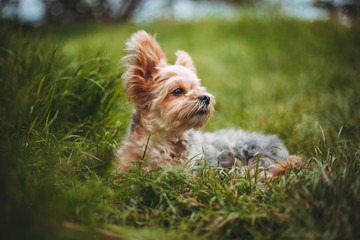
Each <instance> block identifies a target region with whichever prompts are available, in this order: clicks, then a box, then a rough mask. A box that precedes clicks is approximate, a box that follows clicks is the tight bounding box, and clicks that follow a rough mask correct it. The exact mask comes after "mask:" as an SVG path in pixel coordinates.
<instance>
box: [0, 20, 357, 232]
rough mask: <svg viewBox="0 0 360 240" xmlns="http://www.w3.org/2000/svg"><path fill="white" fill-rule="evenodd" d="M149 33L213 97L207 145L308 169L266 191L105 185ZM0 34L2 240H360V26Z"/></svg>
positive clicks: (169, 26) (176, 178) (138, 181)
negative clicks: (251, 138)
mask: <svg viewBox="0 0 360 240" xmlns="http://www.w3.org/2000/svg"><path fill="white" fill-rule="evenodd" d="M138 29H145V30H147V31H149V32H151V33H157V34H158V41H159V42H160V44H161V46H162V47H163V49H164V50H165V51H166V53H167V57H168V59H169V61H170V62H171V61H174V60H175V56H174V54H173V52H175V51H176V50H177V49H183V50H186V51H188V52H189V53H190V54H191V55H192V56H193V58H194V61H195V64H196V66H197V68H198V72H199V76H200V78H201V79H202V82H203V85H204V86H206V87H207V89H208V91H209V92H211V93H213V94H214V95H215V96H216V98H217V105H216V112H215V114H214V117H213V118H212V119H211V120H210V121H209V123H208V124H207V125H206V127H205V128H206V129H207V130H215V129H219V128H224V127H239V128H243V129H246V130H252V131H259V132H264V133H277V134H278V135H279V136H280V137H281V138H282V139H283V140H284V142H285V143H286V145H287V146H288V148H289V150H290V151H291V152H292V153H296V154H302V155H303V156H304V158H305V159H306V164H305V166H304V168H303V169H301V170H291V171H289V172H288V173H287V174H286V177H285V176H284V177H279V178H277V179H274V180H271V181H266V182H265V183H255V182H256V181H254V179H251V178H250V177H248V176H245V177H234V176H235V175H236V173H233V172H219V170H218V169H207V168H205V169H200V170H199V171H200V172H201V176H200V177H193V174H192V170H190V169H186V168H185V169H177V170H164V171H161V172H153V173H143V172H136V171H135V172H132V173H126V174H122V175H119V176H112V175H110V171H111V165H112V161H113V159H114V151H115V150H116V149H117V147H118V146H119V145H120V144H121V141H122V139H123V137H124V136H125V134H126V127H127V124H128V123H129V116H130V113H131V108H132V106H131V105H129V104H127V97H126V95H125V93H124V92H123V90H122V87H121V79H120V76H121V73H122V71H123V68H122V67H121V64H120V63H119V59H120V58H121V57H122V56H123V55H124V50H123V49H124V42H125V41H126V39H127V38H128V37H129V35H130V34H131V33H133V32H135V31H136V30H138ZM0 31H1V36H3V37H1V38H0V80H1V88H0V122H1V125H0V126H1V128H0V140H1V142H0V154H1V165H0V186H1V188H0V190H1V191H0V192H1V193H0V194H1V198H0V201H1V210H0V215H1V218H0V226H1V227H0V229H1V236H2V237H1V238H2V239H20V238H26V239H49V238H56V239H83V238H95V239H108V238H110V235H109V232H111V233H114V234H116V236H117V237H118V238H120V239H199V238H200V239H289V238H295V239H338V238H341V239H356V238H358V237H359V235H360V233H359V231H358V229H359V227H360V224H359V223H360V208H359V206H360V152H359V150H360V146H359V140H360V129H359V122H360V108H359V105H360V95H359V94H358V91H359V89H360V47H359V42H360V28H359V25H357V24H354V26H352V27H344V26H341V25H339V24H337V23H334V22H301V21H295V20H290V19H277V18H266V19H262V20H260V19H253V18H244V19H242V20H239V21H234V22H231V21H222V20H211V19H209V20H203V21H200V22H192V23H176V22H171V23H165V22H158V23H153V24H149V25H145V26H134V25H126V24H125V25H116V26H103V25H98V24H87V25H79V26H76V25H75V26H71V27H63V28H59V29H33V28H25V27H19V26H16V25H13V24H11V23H8V22H4V21H2V22H1V24H0ZM99 229H100V230H99ZM104 230H107V231H108V232H106V233H104V232H103V231H104Z"/></svg>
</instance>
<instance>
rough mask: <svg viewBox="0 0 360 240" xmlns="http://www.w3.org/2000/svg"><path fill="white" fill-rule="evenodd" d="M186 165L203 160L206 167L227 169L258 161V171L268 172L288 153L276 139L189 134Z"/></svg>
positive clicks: (222, 132) (229, 131) (228, 133)
mask: <svg viewBox="0 0 360 240" xmlns="http://www.w3.org/2000/svg"><path fill="white" fill-rule="evenodd" d="M188 148H189V152H190V155H189V158H190V159H192V160H191V162H190V164H191V165H195V164H197V161H198V160H199V159H200V158H201V157H205V159H206V163H207V164H209V165H210V166H221V167H231V166H232V165H233V164H234V162H235V160H237V161H238V162H239V163H240V164H241V165H242V162H244V163H245V165H246V166H249V167H251V166H252V165H254V159H255V163H256V159H258V158H260V164H259V165H261V168H263V169H266V170H270V169H272V168H273V167H274V166H275V165H276V164H278V163H279V162H285V161H287V158H288V157H289V152H288V150H287V149H286V147H285V146H284V144H283V142H282V141H281V140H280V139H279V138H278V136H276V135H263V134H259V133H256V132H246V131H243V130H236V129H222V130H218V131H215V132H204V131H189V133H188Z"/></svg>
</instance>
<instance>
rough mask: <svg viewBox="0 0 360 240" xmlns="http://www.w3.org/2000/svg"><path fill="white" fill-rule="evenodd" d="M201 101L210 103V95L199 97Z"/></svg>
mask: <svg viewBox="0 0 360 240" xmlns="http://www.w3.org/2000/svg"><path fill="white" fill-rule="evenodd" d="M199 100H200V101H202V102H205V103H206V104H209V103H210V97H209V96H208V95H201V96H199Z"/></svg>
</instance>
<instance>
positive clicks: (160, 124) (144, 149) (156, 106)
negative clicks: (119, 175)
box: [115, 31, 300, 177]
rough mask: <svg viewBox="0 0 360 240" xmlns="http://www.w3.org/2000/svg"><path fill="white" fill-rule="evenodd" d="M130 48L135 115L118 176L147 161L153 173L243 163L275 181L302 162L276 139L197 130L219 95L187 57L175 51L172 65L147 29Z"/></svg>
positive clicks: (128, 80)
mask: <svg viewBox="0 0 360 240" xmlns="http://www.w3.org/2000/svg"><path fill="white" fill-rule="evenodd" d="M126 46H127V48H126V50H127V51H128V52H129V54H128V55H127V56H125V57H124V58H123V60H124V61H125V62H126V67H127V69H126V71H125V72H124V74H123V75H122V79H123V84H124V89H125V90H126V92H127V94H128V97H129V101H130V102H133V103H134V104H135V111H134V112H133V114H132V121H131V123H130V125H129V128H128V134H127V137H126V140H125V141H124V142H123V144H122V146H121V148H120V149H119V150H118V152H117V161H118V164H117V169H116V170H115V172H127V171H130V170H131V169H132V167H133V165H134V164H135V163H139V162H140V160H143V162H144V163H145V164H144V165H143V166H142V170H145V171H150V170H152V169H154V168H155V167H159V166H163V165H170V166H174V165H177V164H180V165H185V164H188V165H189V166H195V165H197V164H198V163H199V161H200V160H204V159H205V161H206V164H208V165H210V166H220V167H224V168H228V167H231V166H234V165H241V166H243V165H245V167H248V168H249V169H250V170H251V171H252V172H254V171H255V169H257V170H258V171H262V170H265V171H262V172H266V174H267V176H268V177H272V176H274V175H277V174H279V173H281V172H282V171H284V170H285V168H286V167H288V166H289V165H291V166H292V165H294V164H296V162H298V161H299V159H300V158H299V157H297V156H290V157H289V152H288V150H287V149H286V147H285V146H284V144H283V143H282V141H281V140H280V139H279V138H278V137H277V136H276V135H270V136H265V135H262V134H258V133H250V132H245V131H242V130H234V129H225V130H219V131H216V132H213V133H210V132H202V131H195V130H197V129H199V128H201V127H203V126H204V125H205V123H206V122H207V121H208V120H209V118H210V117H211V115H212V113H213V112H214V105H215V97H214V96H213V95H211V94H210V93H208V92H206V88H205V87H202V86H201V85H200V79H199V78H198V77H197V73H196V68H195V66H194V63H193V60H192V58H191V57H190V56H189V54H188V53H186V52H184V51H181V50H179V51H177V52H176V53H175V54H176V56H177V59H176V62H175V64H174V65H169V64H168V63H167V60H166V58H165V55H164V52H163V51H162V50H161V48H160V46H159V44H158V42H157V41H156V40H155V37H153V36H151V35H149V34H148V33H146V32H145V31H139V32H136V33H134V34H133V35H132V36H131V37H130V39H129V40H128V41H127V43H126Z"/></svg>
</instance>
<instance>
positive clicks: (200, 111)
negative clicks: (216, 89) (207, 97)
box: [189, 103, 209, 117]
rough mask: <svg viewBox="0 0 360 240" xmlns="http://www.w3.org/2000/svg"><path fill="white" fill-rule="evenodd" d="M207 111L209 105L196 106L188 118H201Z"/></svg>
mask: <svg viewBox="0 0 360 240" xmlns="http://www.w3.org/2000/svg"><path fill="white" fill-rule="evenodd" d="M208 111H209V105H207V104H201V103H200V104H197V105H196V107H195V108H194V111H192V112H191V113H190V114H189V117H195V116H202V115H205V114H206V113H207V112H208Z"/></svg>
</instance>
